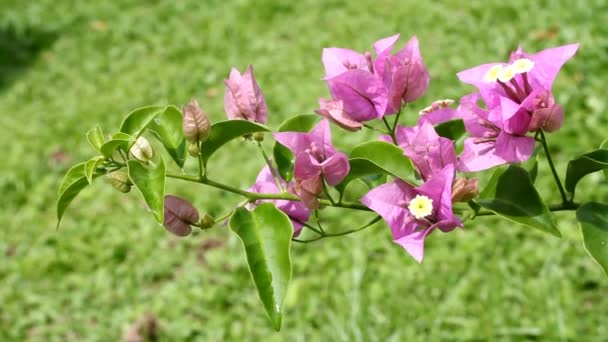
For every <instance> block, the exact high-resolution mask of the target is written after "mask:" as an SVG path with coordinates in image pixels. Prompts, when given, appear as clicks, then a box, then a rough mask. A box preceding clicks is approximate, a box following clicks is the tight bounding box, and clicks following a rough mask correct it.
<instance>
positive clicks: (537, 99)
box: [458, 44, 578, 172]
mask: <svg viewBox="0 0 608 342" xmlns="http://www.w3.org/2000/svg"><path fill="white" fill-rule="evenodd" d="M577 49H578V44H570V45H565V46H561V47H557V48H551V49H546V50H543V51H540V52H538V53H536V54H533V55H529V54H527V53H525V52H524V51H523V50H522V49H521V48H519V49H517V51H515V52H513V53H511V57H510V59H509V62H508V63H489V64H483V65H480V66H477V67H475V68H472V69H468V70H465V71H462V72H460V73H458V78H459V79H460V80H461V81H462V82H464V83H468V84H471V85H473V86H475V87H477V89H478V91H479V92H478V93H475V94H472V95H469V96H466V97H464V98H463V99H462V100H461V107H462V108H463V110H462V117H463V119H464V123H465V126H466V128H467V131H468V132H469V134H470V138H468V139H467V140H466V141H465V143H464V152H463V154H462V156H461V158H460V164H459V170H461V171H465V172H467V171H481V170H485V169H488V168H491V167H493V166H496V165H501V164H506V163H517V162H522V161H525V160H527V159H528V158H530V156H531V155H532V153H533V151H534V143H535V142H534V137H531V136H528V135H527V134H528V132H536V131H538V130H540V129H542V130H543V131H546V132H553V131H556V130H558V129H559V128H560V127H561V125H562V122H563V121H564V112H563V110H562V108H561V106H560V105H558V104H556V103H555V100H554V97H553V94H552V90H551V88H552V85H553V80H554V79H555V77H556V76H557V73H558V71H559V70H560V68H561V67H562V65H563V64H564V63H565V62H566V61H567V60H568V59H570V58H571V57H572V56H574V54H575V53H576V50H577ZM479 100H483V101H484V102H485V107H486V108H481V107H479V106H478V104H477V103H478V101H479Z"/></svg>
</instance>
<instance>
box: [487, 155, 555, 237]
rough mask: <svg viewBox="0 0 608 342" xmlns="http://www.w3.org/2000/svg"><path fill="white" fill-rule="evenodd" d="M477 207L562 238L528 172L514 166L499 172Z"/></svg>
mask: <svg viewBox="0 0 608 342" xmlns="http://www.w3.org/2000/svg"><path fill="white" fill-rule="evenodd" d="M477 204H479V205H480V206H482V207H484V208H486V209H489V210H491V211H493V212H494V213H496V215H498V216H500V217H504V218H506V219H508V220H511V221H513V222H517V223H520V224H523V225H525V226H529V227H532V228H537V229H540V230H542V231H544V232H547V233H550V234H553V235H555V236H558V237H560V236H561V234H560V232H559V230H558V229H557V226H556V225H555V221H554V219H553V216H552V215H551V212H550V211H549V208H547V205H546V204H545V203H544V202H543V201H542V199H541V197H540V195H539V194H538V192H537V191H536V189H535V188H534V185H533V184H532V180H531V179H530V174H529V173H528V171H526V170H525V169H523V168H521V167H519V166H515V165H511V166H509V167H508V168H501V169H498V170H496V172H494V174H493V175H492V178H491V179H490V181H489V183H488V185H487V186H486V188H485V189H484V190H483V191H482V192H481V193H480V194H479V199H478V200H477Z"/></svg>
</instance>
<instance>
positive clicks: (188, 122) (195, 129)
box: [182, 99, 211, 143]
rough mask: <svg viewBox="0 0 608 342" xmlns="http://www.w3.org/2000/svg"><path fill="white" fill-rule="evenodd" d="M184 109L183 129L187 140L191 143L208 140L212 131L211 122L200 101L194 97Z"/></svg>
mask: <svg viewBox="0 0 608 342" xmlns="http://www.w3.org/2000/svg"><path fill="white" fill-rule="evenodd" d="M182 111H183V113H184V117H183V121H182V129H183V131H184V136H185V137H186V140H188V141H189V142H190V143H196V142H197V141H206V140H207V139H208V138H209V133H210V132H211V122H210V121H209V117H207V114H205V112H204V111H203V110H202V109H201V108H200V107H199V105H198V102H196V100H194V99H193V100H191V101H190V103H189V104H188V105H187V106H184V108H183V109H182Z"/></svg>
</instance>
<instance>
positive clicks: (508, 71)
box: [498, 65, 515, 83]
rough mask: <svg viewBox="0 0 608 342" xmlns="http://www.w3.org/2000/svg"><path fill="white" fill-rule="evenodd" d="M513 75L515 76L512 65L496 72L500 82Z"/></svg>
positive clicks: (509, 78)
mask: <svg viewBox="0 0 608 342" xmlns="http://www.w3.org/2000/svg"><path fill="white" fill-rule="evenodd" d="M513 77H515V69H514V68H513V66H512V65H508V66H506V67H504V68H502V69H501V70H500V72H499V73H498V80H499V81H500V82H502V83H507V82H509V81H510V80H511V79H512V78H513Z"/></svg>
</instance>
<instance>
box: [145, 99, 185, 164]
mask: <svg viewBox="0 0 608 342" xmlns="http://www.w3.org/2000/svg"><path fill="white" fill-rule="evenodd" d="M147 128H148V130H149V131H150V132H151V133H152V134H153V135H154V136H155V137H156V138H157V139H158V141H160V142H161V143H162V144H163V146H164V147H165V149H166V150H167V152H168V153H169V155H170V156H171V158H173V160H174V161H175V163H177V165H179V167H182V166H184V162H185V161H186V148H187V145H186V138H185V137H184V132H183V130H182V112H181V111H180V110H179V109H178V108H177V107H175V106H168V107H167V108H165V110H164V111H163V112H162V113H161V114H160V115H157V116H156V117H155V118H154V119H153V120H152V121H151V122H150V123H149V124H148V126H147Z"/></svg>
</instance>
